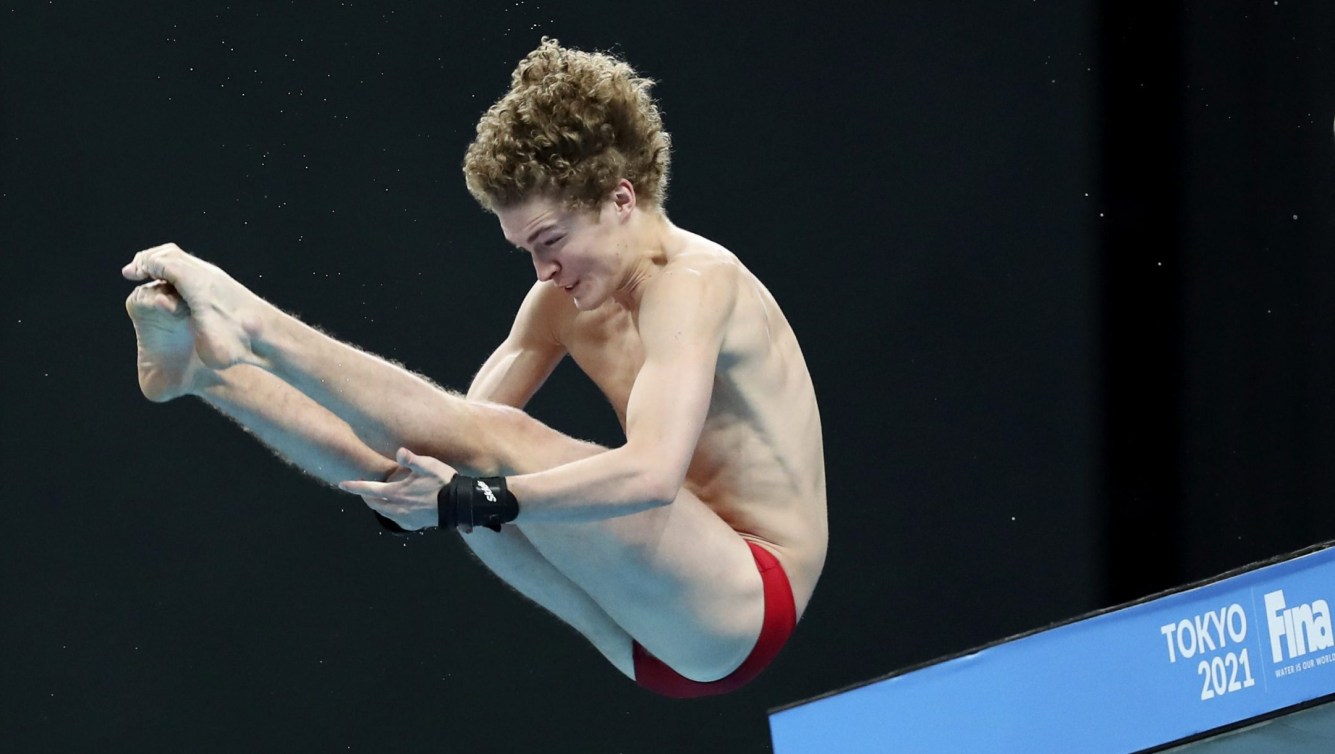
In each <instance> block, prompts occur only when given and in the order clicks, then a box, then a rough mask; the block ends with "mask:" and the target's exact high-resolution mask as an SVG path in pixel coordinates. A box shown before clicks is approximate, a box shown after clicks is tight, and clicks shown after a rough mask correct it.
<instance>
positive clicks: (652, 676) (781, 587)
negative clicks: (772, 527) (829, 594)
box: [631, 542, 797, 699]
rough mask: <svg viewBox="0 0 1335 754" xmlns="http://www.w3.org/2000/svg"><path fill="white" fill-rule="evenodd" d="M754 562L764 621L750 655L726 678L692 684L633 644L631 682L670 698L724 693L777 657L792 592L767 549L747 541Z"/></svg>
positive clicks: (791, 613) (790, 622)
mask: <svg viewBox="0 0 1335 754" xmlns="http://www.w3.org/2000/svg"><path fill="white" fill-rule="evenodd" d="M747 544H748V545H750V546H751V555H752V557H754V558H755V559H756V570H758V571H760V581H761V583H762V584H763V585H764V589H765V620H764V622H763V623H762V624H761V626H760V638H759V639H757V640H756V646H755V648H754V649H752V650H751V654H750V655H749V656H748V657H747V658H746V659H745V660H743V661H742V664H741V665H740V666H739V667H738V668H737V669H736V670H734V671H733V672H732V673H731V674H730V675H728V676H727V677H726V678H720V679H719V680H717V681H711V682H709V683H700V682H699V681H692V680H690V679H689V678H685V677H683V676H681V675H679V674H678V673H677V672H676V671H675V670H673V669H672V668H669V667H668V666H667V665H666V664H664V663H663V661H662V660H660V659H658V658H657V657H654V656H653V655H651V654H649V651H648V650H646V649H645V648H644V647H641V646H640V643H639V642H634V643H633V644H632V647H631V651H632V653H633V656H634V658H635V682H636V683H638V684H640V685H641V686H643V687H644V688H646V689H648V690H650V691H653V692H655V693H658V694H662V695H663V696H669V697H672V698H674V699H689V698H692V697H697V696H713V695H714V694H726V693H728V692H730V691H736V690H737V689H739V688H741V687H743V686H745V685H746V684H747V683H750V682H751V679H753V678H755V677H756V676H758V675H760V671H762V670H764V669H765V667H766V666H767V665H769V664H770V662H772V661H773V660H774V657H775V655H777V654H779V649H781V648H782V647H783V645H784V642H786V641H788V637H789V636H791V635H792V633H793V627H794V626H795V625H796V624H797V607H796V606H795V605H794V604H793V589H792V586H790V585H789V584H788V575H787V574H785V573H784V572H783V566H782V565H780V564H779V560H778V559H777V558H775V557H774V555H773V554H771V553H770V551H769V550H766V549H765V548H763V547H761V546H760V545H757V544H755V543H754V542H747Z"/></svg>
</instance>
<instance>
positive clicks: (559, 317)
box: [515, 281, 577, 342]
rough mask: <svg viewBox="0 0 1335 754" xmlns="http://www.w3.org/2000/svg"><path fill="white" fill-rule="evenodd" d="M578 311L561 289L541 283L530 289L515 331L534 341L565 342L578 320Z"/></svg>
mask: <svg viewBox="0 0 1335 754" xmlns="http://www.w3.org/2000/svg"><path fill="white" fill-rule="evenodd" d="M576 313H577V310H576V309H575V305H574V303H573V302H571V300H570V297H569V296H567V295H565V294H564V293H563V292H562V291H561V290H560V289H558V288H556V287H555V286H552V285H551V284H549V283H543V282H541V281H539V282H536V283H534V284H533V286H532V287H531V288H529V291H528V294H527V295H526V296H525V297H524V303H523V304H521V305H520V308H519V313H518V314H517V315H516V317H515V328H516V329H517V330H523V331H525V332H526V333H527V334H528V335H529V336H530V337H534V338H542V339H548V338H550V339H552V340H553V341H555V342H561V341H563V340H564V334H565V333H566V332H567V331H568V330H569V327H570V324H571V323H572V322H573V321H574V319H575V314H576Z"/></svg>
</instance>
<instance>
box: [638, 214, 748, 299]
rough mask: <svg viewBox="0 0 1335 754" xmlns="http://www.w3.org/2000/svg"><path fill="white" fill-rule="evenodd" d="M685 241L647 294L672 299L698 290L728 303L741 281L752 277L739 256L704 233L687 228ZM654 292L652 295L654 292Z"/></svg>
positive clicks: (648, 288) (674, 252) (711, 297)
mask: <svg viewBox="0 0 1335 754" xmlns="http://www.w3.org/2000/svg"><path fill="white" fill-rule="evenodd" d="M682 239H683V243H682V245H681V246H679V247H678V248H677V249H675V250H674V251H673V253H672V254H671V256H670V257H669V259H668V261H667V263H666V264H664V265H663V268H662V270H661V271H660V273H659V275H658V276H657V278H656V279H655V280H654V281H653V282H652V283H651V284H650V285H649V286H647V287H646V290H645V293H646V296H653V297H657V298H664V299H672V300H674V301H675V302H676V303H678V304H680V303H682V302H681V300H680V299H679V298H678V297H679V296H680V295H681V294H682V293H683V292H690V291H695V292H698V294H699V295H702V296H704V297H706V298H708V299H712V300H715V301H717V302H718V303H724V302H726V301H728V300H731V299H732V298H733V297H734V295H735V291H736V288H737V284H738V282H739V281H740V280H742V279H743V278H745V277H748V276H749V273H748V272H747V270H746V268H745V267H743V266H742V263H741V261H740V260H738V259H737V256H736V255H735V254H733V253H732V252H731V251H729V250H728V249H726V248H724V247H723V246H720V245H719V244H717V243H714V242H713V241H710V240H709V239H707V238H704V237H703V236H699V235H696V234H694V233H689V232H685V231H683V233H682ZM651 291H652V294H651V293H650V292H651Z"/></svg>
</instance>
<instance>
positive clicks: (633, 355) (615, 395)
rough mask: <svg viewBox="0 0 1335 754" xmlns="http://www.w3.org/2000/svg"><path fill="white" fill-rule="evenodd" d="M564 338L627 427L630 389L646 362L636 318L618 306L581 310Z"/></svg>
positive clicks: (567, 346)
mask: <svg viewBox="0 0 1335 754" xmlns="http://www.w3.org/2000/svg"><path fill="white" fill-rule="evenodd" d="M562 341H563V342H564V345H565V347H566V351H567V352H568V353H569V354H570V358H572V359H573V360H574V361H575V364H577V365H578V366H579V368H580V370H581V371H583V372H584V373H585V374H586V375H588V376H589V379H591V380H593V383H594V384H595V385H597V386H598V389H599V390H601V391H602V393H603V395H605V396H607V400H608V402H609V403H611V404H612V408H613V409H614V410H615V411H616V415H617V419H618V420H619V421H620V422H621V426H622V428H623V429H624V428H625V426H626V405H627V403H629V401H630V391H631V388H632V387H633V386H634V385H635V377H636V376H637V375H638V374H639V373H640V368H641V367H643V366H644V345H643V344H642V343H641V342H640V335H639V332H638V330H637V329H636V326H635V321H634V318H633V317H632V316H631V315H630V313H629V312H627V311H626V310H624V309H620V308H616V307H604V309H600V310H599V311H596V312H588V313H581V314H580V315H579V316H577V317H575V318H574V320H573V321H572V322H571V323H570V324H569V325H568V329H567V331H566V332H565V333H564V337H563V338H562Z"/></svg>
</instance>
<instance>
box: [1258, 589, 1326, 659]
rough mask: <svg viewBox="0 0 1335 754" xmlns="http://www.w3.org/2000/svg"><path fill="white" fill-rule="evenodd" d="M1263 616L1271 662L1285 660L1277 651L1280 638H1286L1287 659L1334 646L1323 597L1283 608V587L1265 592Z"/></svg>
mask: <svg viewBox="0 0 1335 754" xmlns="http://www.w3.org/2000/svg"><path fill="white" fill-rule="evenodd" d="M1265 617H1266V623H1267V624H1269V626H1270V654H1271V655H1272V656H1273V657H1274V658H1275V662H1284V661H1285V657H1284V655H1283V654H1281V652H1280V639H1281V638H1283V639H1285V640H1286V641H1285V642H1284V645H1285V648H1286V649H1287V650H1288V659H1290V660H1293V659H1297V658H1299V657H1302V656H1303V655H1305V654H1307V653H1308V652H1316V651H1318V650H1322V649H1330V648H1331V647H1332V646H1335V637H1332V635H1331V629H1330V606H1329V605H1327V604H1326V601H1325V600H1315V601H1313V602H1312V603H1311V604H1300V605H1296V606H1294V607H1285V604H1284V590H1283V589H1279V590H1276V591H1273V592H1270V593H1268V594H1266V596H1265Z"/></svg>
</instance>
